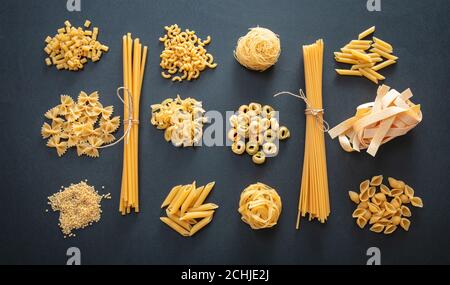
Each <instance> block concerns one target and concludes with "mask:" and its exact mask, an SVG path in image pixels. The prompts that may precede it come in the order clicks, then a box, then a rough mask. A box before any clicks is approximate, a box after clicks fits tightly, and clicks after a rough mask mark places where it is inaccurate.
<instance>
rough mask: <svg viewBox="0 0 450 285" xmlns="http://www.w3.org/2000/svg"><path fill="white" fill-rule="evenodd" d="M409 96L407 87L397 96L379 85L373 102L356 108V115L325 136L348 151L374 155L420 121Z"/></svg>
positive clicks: (393, 91)
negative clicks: (336, 141)
mask: <svg viewBox="0 0 450 285" xmlns="http://www.w3.org/2000/svg"><path fill="white" fill-rule="evenodd" d="M411 97H413V94H412V92H411V90H410V89H409V88H408V89H406V90H405V91H403V92H402V93H399V92H397V91H396V90H395V89H391V90H390V87H389V86H387V85H382V86H380V87H378V90H377V97H376V98H375V101H374V102H370V103H365V104H362V105H360V106H358V107H357V108H356V114H355V116H353V117H351V118H349V119H347V120H345V121H344V122H342V123H340V124H339V125H337V126H336V127H334V128H332V129H331V130H330V131H329V132H328V133H329V135H330V136H331V138H333V139H334V138H336V137H339V143H340V144H341V147H342V148H343V149H344V150H345V151H347V152H352V151H358V152H359V151H360V150H361V149H367V153H369V154H370V155H372V156H375V155H376V153H377V151H378V149H379V147H380V146H381V145H382V144H384V143H386V142H388V141H390V140H392V139H394V138H396V137H399V136H402V135H404V134H406V133H407V132H408V131H410V130H411V129H413V128H414V127H415V126H417V124H419V123H420V122H421V121H422V112H421V110H420V104H417V105H416V104H414V103H413V102H411V100H410V98H411Z"/></svg>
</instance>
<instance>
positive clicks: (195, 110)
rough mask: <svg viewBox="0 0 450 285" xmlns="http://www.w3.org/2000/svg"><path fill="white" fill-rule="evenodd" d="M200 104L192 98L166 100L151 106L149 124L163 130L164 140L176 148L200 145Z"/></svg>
mask: <svg viewBox="0 0 450 285" xmlns="http://www.w3.org/2000/svg"><path fill="white" fill-rule="evenodd" d="M204 113H205V110H204V109H203V107H202V102H200V101H197V100H195V99H193V98H186V99H181V97H180V96H179V95H177V97H176V98H175V99H172V98H168V99H165V100H164V101H162V102H161V103H160V104H153V105H151V115H152V116H151V119H150V123H151V124H152V125H154V126H155V127H156V128H157V129H160V130H165V132H164V138H165V140H166V141H171V142H172V144H173V145H174V146H176V147H180V146H183V147H189V146H195V145H198V144H200V143H201V139H202V136H203V124H204V123H206V122H207V121H208V118H206V117H205V116H204Z"/></svg>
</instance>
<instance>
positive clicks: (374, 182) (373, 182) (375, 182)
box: [370, 175, 383, 186]
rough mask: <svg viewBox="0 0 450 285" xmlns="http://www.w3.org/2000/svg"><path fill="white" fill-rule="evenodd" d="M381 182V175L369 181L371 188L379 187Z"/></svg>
mask: <svg viewBox="0 0 450 285" xmlns="http://www.w3.org/2000/svg"><path fill="white" fill-rule="evenodd" d="M382 182H383V175H377V176H374V177H372V179H371V180H370V185H371V186H380V184H381V183H382Z"/></svg>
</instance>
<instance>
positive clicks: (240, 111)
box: [239, 105, 249, 114]
mask: <svg viewBox="0 0 450 285" xmlns="http://www.w3.org/2000/svg"><path fill="white" fill-rule="evenodd" d="M248 111H249V108H248V106H247V105H242V106H241V107H239V113H240V114H246V113H247V112H248Z"/></svg>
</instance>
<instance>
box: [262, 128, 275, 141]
mask: <svg viewBox="0 0 450 285" xmlns="http://www.w3.org/2000/svg"><path fill="white" fill-rule="evenodd" d="M276 138H277V133H276V132H275V131H274V130H270V129H269V130H267V131H265V132H264V141H266V142H270V143H272V142H274V141H275V139H276Z"/></svg>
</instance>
